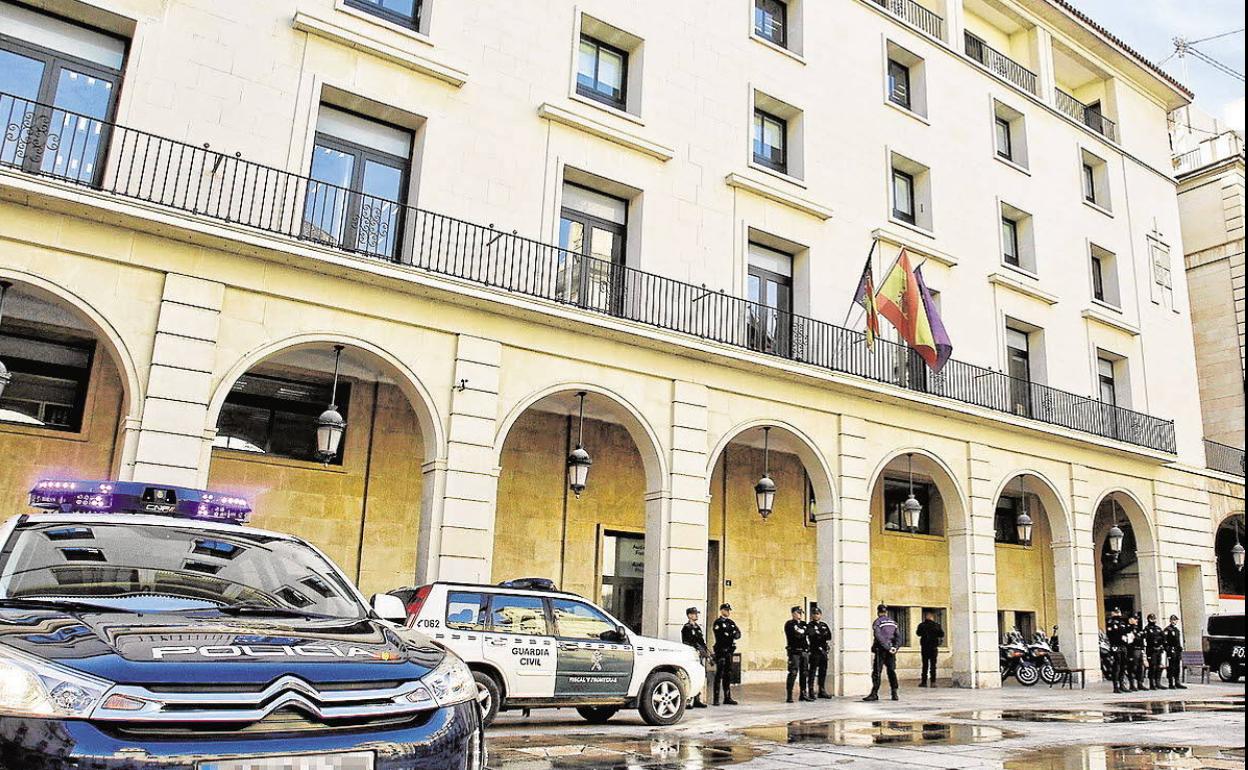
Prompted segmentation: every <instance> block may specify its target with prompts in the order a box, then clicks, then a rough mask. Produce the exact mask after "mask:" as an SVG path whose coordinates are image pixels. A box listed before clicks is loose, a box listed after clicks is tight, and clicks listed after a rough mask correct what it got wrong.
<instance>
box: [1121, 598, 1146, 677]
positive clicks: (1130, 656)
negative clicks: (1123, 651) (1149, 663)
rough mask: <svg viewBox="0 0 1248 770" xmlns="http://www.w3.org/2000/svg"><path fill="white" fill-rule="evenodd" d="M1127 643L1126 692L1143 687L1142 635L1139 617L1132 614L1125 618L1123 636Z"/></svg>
mask: <svg viewBox="0 0 1248 770" xmlns="http://www.w3.org/2000/svg"><path fill="white" fill-rule="evenodd" d="M1123 641H1124V642H1126V643H1127V681H1128V682H1129V683H1130V687H1129V688H1128V692H1135V691H1137V690H1143V689H1144V635H1143V634H1142V633H1140V617H1139V616H1138V615H1132V616H1131V617H1129V618H1127V632H1126V634H1125V635H1124V636H1123Z"/></svg>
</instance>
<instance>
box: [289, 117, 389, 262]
mask: <svg viewBox="0 0 1248 770" xmlns="http://www.w3.org/2000/svg"><path fill="white" fill-rule="evenodd" d="M411 153H412V134H411V132H409V131H406V130H404V129H401V128H397V127H395V126H390V125H387V124H384V123H379V122H377V121H373V120H369V119H368V118H364V117H361V116H359V115H355V114H352V113H349V112H344V111H342V110H337V109H334V108H332V107H324V106H323V107H321V113H320V116H319V117H318V119H317V133H316V142H315V145H314V147H313V148H312V169H311V171H310V173H309V176H311V178H312V181H310V182H309V183H308V192H307V200H306V202H305V203H304V214H303V237H305V238H308V239H310V240H314V241H317V242H319V243H325V244H328V245H331V246H334V247H337V248H342V249H347V250H349V251H359V252H362V253H364V254H368V255H370V256H379V257H385V258H388V259H397V258H398V250H399V244H400V243H401V242H402V232H401V230H402V226H403V212H404V205H405V203H406V200H407V185H408V172H409V169H410V159H411Z"/></svg>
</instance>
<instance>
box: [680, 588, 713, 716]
mask: <svg viewBox="0 0 1248 770" xmlns="http://www.w3.org/2000/svg"><path fill="white" fill-rule="evenodd" d="M701 614H702V612H701V611H700V610H699V609H698V608H697V607H690V608H689V609H687V610H685V617H686V618H687V619H688V620H689V622H688V623H686V624H685V627H684V628H682V629H680V641H682V642H684V643H685V645H687V646H689V647H692V648H693V649H694V650H696V651H697V653H698V659H699V660H701V661H702V665H703V666H707V665H708V664H709V663H710V660H711V651H710V650H708V649H707V648H706V634H704V633H703V632H702V624H700V623H699V622H698V618H699V617H700V616H701ZM693 707H694V708H695V709H704V708H706V701H704V700H702V693H698V694H697V695H695V696H694V698H693Z"/></svg>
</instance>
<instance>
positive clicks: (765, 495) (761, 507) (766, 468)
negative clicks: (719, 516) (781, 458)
mask: <svg viewBox="0 0 1248 770" xmlns="http://www.w3.org/2000/svg"><path fill="white" fill-rule="evenodd" d="M770 438H771V428H770V427H766V428H763V477H762V478H761V479H759V480H758V483H757V484H755V485H754V498H755V502H756V503H757V504H758V515H759V516H762V517H763V521H766V520H767V519H769V518H771V512H772V511H773V510H775V506H776V482H774V481H772V480H771V446H770Z"/></svg>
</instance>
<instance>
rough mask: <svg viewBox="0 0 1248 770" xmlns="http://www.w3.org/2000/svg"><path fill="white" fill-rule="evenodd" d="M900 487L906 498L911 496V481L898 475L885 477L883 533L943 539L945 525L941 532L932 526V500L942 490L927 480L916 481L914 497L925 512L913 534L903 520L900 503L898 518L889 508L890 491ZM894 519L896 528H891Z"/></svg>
mask: <svg viewBox="0 0 1248 770" xmlns="http://www.w3.org/2000/svg"><path fill="white" fill-rule="evenodd" d="M900 487H904V491H905V494H906V496H909V493H910V491H909V490H910V479H909V478H905V477H902V476H896V475H887V476H885V477H884V485H883V487H882V488H881V503H882V504H883V506H884V511H883V516H882V517H881V518H882V521H881V522H880V526H881V527H882V528H883V531H884V532H886V533H889V534H893V535H905V536H917V537H943V534H942V532H943V531H944V527H943V525H942V527H941V531H940V532H937V531H936V530H935V528H934V527H933V526H932V499H933V498H934V497H938V496H939V495H940V489H938V488H937V487H936V485H935V484H934V483H932V482H931V481H928V480H927V479H920V478H916V479H914V497H915V499H916V500H918V501H919V503H921V504H922V506H923V511H922V513H920V514H919V526H918V528H917V529H916V530H915V531H914V532H911V531H910V530H908V529H906V528H905V526H904V524H903V520H902V516H901V512H900V503H898V510H897V513H896V516H893V515H892V514H890V512H889V507H888V497H889V491H890V489H891V490H897V489H898V488H900ZM941 507H942V509H943V507H944V506H943V500H942V506H941ZM892 519H895V520H896V525H895V526H890V523H891V522H890V520H892Z"/></svg>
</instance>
